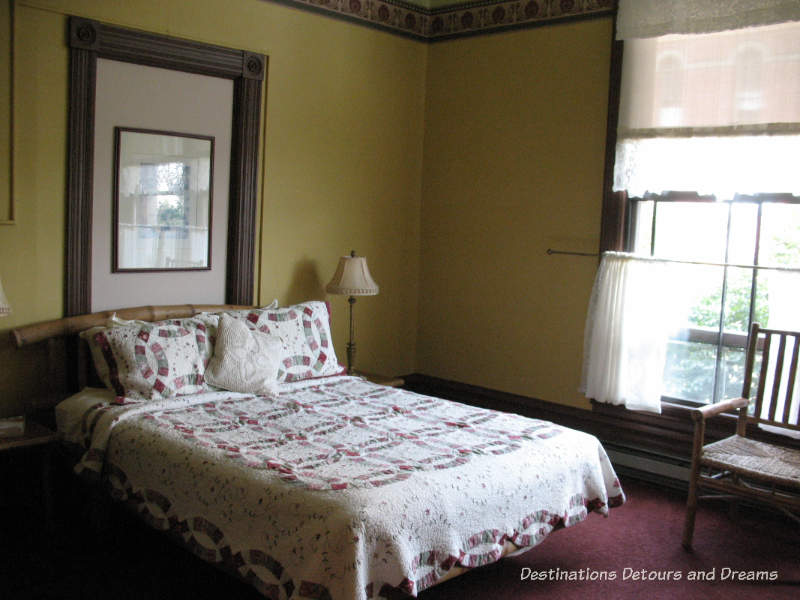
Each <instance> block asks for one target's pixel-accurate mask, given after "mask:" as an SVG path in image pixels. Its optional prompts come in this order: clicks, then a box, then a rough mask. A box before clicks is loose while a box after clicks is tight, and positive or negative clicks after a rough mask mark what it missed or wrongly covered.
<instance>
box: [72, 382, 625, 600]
mask: <svg viewBox="0 0 800 600" xmlns="http://www.w3.org/2000/svg"><path fill="white" fill-rule="evenodd" d="M102 398H103V394H102V393H101V392H98V391H97V390H88V391H85V392H84V393H82V394H79V395H77V396H74V397H72V398H71V399H69V400H67V401H65V402H64V403H62V404H61V405H60V406H59V407H58V410H57V414H58V415H59V427H64V429H63V430H62V431H63V433H64V435H65V437H66V438H67V439H71V440H72V441H79V442H83V441H90V445H91V448H90V449H89V450H88V451H87V453H86V454H85V455H84V457H83V460H82V461H81V463H80V464H79V465H78V467H77V470H78V471H95V472H102V473H103V475H104V476H105V478H106V479H107V480H108V481H109V483H110V484H111V485H112V489H113V494H114V495H115V496H116V497H117V498H119V499H121V500H124V501H127V502H129V503H131V504H132V505H133V506H134V507H135V508H136V510H138V511H139V512H140V514H141V515H142V516H143V517H145V519H146V520H147V521H148V522H150V523H151V525H153V526H155V527H157V528H160V529H169V530H171V531H172V533H174V534H177V535H179V536H180V537H182V538H183V540H184V542H185V543H187V544H188V545H189V546H190V547H192V548H193V550H194V551H195V552H196V553H197V554H198V555H199V556H201V557H203V558H205V559H206V560H209V561H211V562H221V563H225V565H226V566H227V567H229V568H234V569H236V570H237V571H238V572H239V574H240V575H242V576H243V577H244V578H245V579H247V580H248V581H250V582H251V583H252V584H253V585H254V586H255V587H256V588H257V589H259V590H260V591H261V592H262V593H263V594H264V595H265V596H267V597H269V598H333V599H341V600H349V599H351V598H352V599H359V600H361V599H367V598H375V597H383V596H386V595H387V594H390V593H392V592H393V591H396V590H400V591H403V592H406V593H408V594H411V595H416V594H417V593H418V592H419V591H421V590H422V589H425V588H427V587H429V586H430V585H433V584H434V583H436V582H437V581H439V580H441V579H442V578H444V577H446V576H447V574H448V572H450V571H451V570H453V568H454V567H466V568H472V567H476V566H480V565H482V564H486V563H489V562H493V561H495V560H497V559H498V558H499V557H500V556H502V554H503V551H504V550H503V549H504V547H506V548H507V546H508V543H509V542H510V543H511V544H513V545H514V546H516V547H517V548H520V549H527V548H530V547H533V546H535V545H536V544H538V543H539V542H540V541H541V540H543V539H544V538H545V537H546V536H547V535H548V534H549V533H550V532H551V531H552V530H553V529H554V528H555V527H559V526H562V525H564V526H570V525H573V524H575V523H578V522H580V521H582V520H583V519H585V518H586V516H587V513H588V512H589V511H591V510H595V511H597V512H599V513H601V514H607V512H608V506H609V505H612V506H613V505H616V504H621V503H622V502H624V494H623V492H622V490H621V488H620V486H619V482H618V480H617V478H616V475H615V473H614V471H613V469H612V467H611V464H610V463H609V461H608V458H607V456H606V453H605V451H604V450H603V448H602V446H601V445H600V443H599V442H598V440H597V439H596V438H594V437H593V436H590V435H588V434H585V433H582V432H578V431H574V430H570V429H566V428H563V427H559V426H556V425H553V424H552V423H548V422H546V421H539V420H534V419H527V418H524V417H520V416H518V415H512V414H507V413H501V412H496V411H488V410H484V409H480V408H476V407H473V406H467V405H463V404H458V403H454V402H449V401H446V400H440V399H435V398H430V397H427V396H421V395H418V394H414V393H411V392H408V391H404V390H400V389H395V388H387V387H384V386H378V385H374V384H371V383H369V382H367V381H365V380H363V379H360V378H354V377H330V378H325V379H322V380H315V381H305V382H297V383H293V384H284V385H283V386H282V387H281V393H280V394H279V395H278V396H276V397H269V396H264V397H256V396H252V395H247V394H236V393H232V392H214V393H209V394H199V395H194V396H182V397H178V398H173V399H170V400H162V401H150V402H141V403H130V404H127V405H122V406H118V405H113V404H109V403H108V402H109V401H110V400H112V399H113V398H112V396H107V397H106V400H105V401H104V400H102ZM395 593H396V592H395Z"/></svg>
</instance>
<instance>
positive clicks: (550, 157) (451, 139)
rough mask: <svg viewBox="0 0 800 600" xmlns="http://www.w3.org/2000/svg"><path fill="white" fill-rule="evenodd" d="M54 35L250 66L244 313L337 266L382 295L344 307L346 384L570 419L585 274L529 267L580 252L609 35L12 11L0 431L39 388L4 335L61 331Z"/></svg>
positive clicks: (600, 29) (58, 54)
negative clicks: (197, 50)
mask: <svg viewBox="0 0 800 600" xmlns="http://www.w3.org/2000/svg"><path fill="white" fill-rule="evenodd" d="M223 7H224V13H223V10H222V9H223ZM68 14H74V15H78V16H83V17H88V18H93V19H97V20H100V21H105V22H109V23H114V24H119V25H123V26H127V27H132V28H138V29H145V30H150V31H155V32H158V33H163V34H167V35H174V36H178V37H183V38H188V39H196V40H200V41H203V42H208V43H214V44H220V45H226V46H234V47H239V48H244V49H249V50H252V51H256V52H261V53H264V54H266V55H268V56H269V72H268V84H267V94H266V97H265V106H264V111H265V112H264V115H265V133H266V135H265V137H264V145H263V148H262V154H263V157H262V158H263V160H262V164H263V171H262V181H261V208H260V218H261V225H260V231H259V245H258V258H257V265H258V267H259V276H258V290H257V292H258V293H257V296H258V299H259V300H260V301H261V302H264V303H266V302H269V301H270V300H272V298H278V300H279V301H280V302H281V303H283V304H286V303H291V302H297V301H301V300H305V299H310V298H324V297H325V293H324V289H323V287H324V285H325V283H326V282H327V281H328V279H329V278H330V276H331V275H332V273H333V270H334V267H335V265H336V262H337V259H338V256H339V255H340V254H345V253H347V252H349V250H350V249H351V248H354V249H356V250H357V251H358V253H359V254H363V255H366V256H367V257H368V258H369V264H370V268H371V270H372V274H373V276H374V277H375V279H376V281H377V282H378V283H379V284H380V285H381V294H380V295H379V296H377V297H370V298H363V299H359V301H358V302H357V304H356V312H357V314H356V317H357V319H356V322H357V331H356V339H357V341H358V349H359V353H358V358H357V363H358V365H359V366H361V367H363V368H364V369H366V370H375V371H379V372H384V373H408V372H412V371H418V372H423V373H427V374H431V375H436V376H439V377H445V378H449V379H454V380H459V381H464V382H468V383H473V384H476V385H482V386H486V387H491V388H496V389H501V390H506V391H511V392H515V393H520V394H525V395H529V396H534V397H538V398H542V399H545V400H550V401H554V402H561V403H565V404H575V405H585V401H584V400H583V399H582V398H581V396H580V395H579V394H578V392H577V386H578V380H579V377H580V360H581V345H582V335H583V322H584V315H585V309H586V303H587V300H588V295H589V291H590V288H591V282H592V277H593V274H594V270H595V266H596V263H595V261H593V260H592V259H585V258H571V257H556V256H552V257H548V256H546V255H545V250H546V249H547V248H548V247H554V248H565V249H570V250H586V251H594V250H595V249H596V248H597V242H598V235H599V217H600V205H601V196H600V194H601V188H602V168H603V152H604V145H605V119H606V96H607V90H608V64H609V49H610V43H611V20H610V19H608V18H606V19H599V20H594V21H586V22H579V23H571V24H563V25H552V26H546V27H540V28H536V29H529V30H523V31H517V32H508V33H502V34H494V35H486V36H479V37H472V38H466V39H462V40H454V41H447V42H439V43H435V44H430V45H425V44H421V43H418V42H415V41H411V40H407V39H405V38H401V37H398V36H395V35H391V34H388V33H384V32H380V31H376V30H373V29H370V28H367V27H363V26H358V25H353V24H349V23H345V22H342V21H339V20H334V19H330V18H326V17H322V16H319V15H315V14H311V13H308V12H304V11H301V10H297V9H292V8H288V7H285V6H283V5H280V4H276V3H271V2H264V1H263V0H227V1H225V2H221V1H220V0H193V1H192V2H183V1H171V2H164V0H127V1H126V2H116V1H115V2H109V1H107V0H94V1H92V0H18V6H17V26H16V38H17V42H16V71H17V75H16V86H17V89H16V120H15V126H16V136H15V146H14V156H15V160H16V170H15V185H16V200H17V225H15V226H12V227H0V278H2V281H3V284H4V287H5V290H6V293H7V295H8V296H9V299H10V301H11V303H12V305H13V308H14V313H13V314H12V315H11V316H10V317H8V318H6V319H3V320H2V321H0V370H1V371H0V412H2V413H7V414H14V413H18V412H21V411H22V410H23V409H24V408H25V404H26V403H28V402H30V400H32V399H33V398H35V396H36V394H37V393H38V391H39V390H41V389H42V388H43V385H44V384H43V382H42V380H41V378H40V377H39V376H38V374H37V371H39V370H41V366H40V363H41V361H42V360H43V352H42V351H41V350H27V351H16V350H13V349H12V348H11V345H10V343H9V342H8V341H7V336H6V333H7V331H8V329H9V328H11V327H14V326H17V325H22V324H27V323H31V322H35V321H39V320H44V319H51V318H58V317H60V316H61V315H62V310H63V303H62V294H63V291H62V290H63V260H64V252H63V246H64V233H63V230H64V185H65V166H64V165H65V155H66V121H67V89H68V81H67V67H68V51H67V47H66V43H65V37H66V36H65V31H66V15H68ZM0 141H2V140H0ZM3 176H5V171H4V170H3V167H2V166H0V177H3ZM328 299H329V300H330V301H331V305H332V307H333V317H334V341H335V344H336V347H337V349H338V351H339V355H340V357H341V358H342V359H343V358H344V347H345V344H346V341H347V331H346V325H347V323H346V321H347V308H346V307H347V303H346V300H345V298H343V297H336V296H332V297H328Z"/></svg>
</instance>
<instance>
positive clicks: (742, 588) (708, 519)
mask: <svg viewBox="0 0 800 600" xmlns="http://www.w3.org/2000/svg"><path fill="white" fill-rule="evenodd" d="M2 472H3V469H1V468H0V473H2ZM24 472H25V471H23V473H24ZM18 474H21V473H18ZM7 475H9V474H7ZM4 480H5V481H13V480H14V479H8V478H5V479H4ZM33 488H34V489H35V486H33ZM623 488H624V489H625V492H626V493H627V495H628V502H627V503H626V504H625V505H623V506H622V507H619V508H615V509H612V510H611V514H610V516H609V517H608V518H603V517H601V516H599V515H595V514H592V515H589V518H588V519H587V520H586V521H584V522H583V523H579V524H578V525H575V526H573V527H570V528H567V529H562V530H559V531H556V532H554V533H553V534H552V535H550V537H548V538H547V539H546V540H545V541H544V542H543V543H542V544H540V545H539V546H537V547H536V548H534V549H533V550H530V551H529V552H527V553H525V554H523V555H521V556H517V557H512V558H506V559H504V560H502V561H500V562H499V563H496V564H493V565H488V566H486V567H483V568H480V569H476V570H474V571H471V572H469V573H466V574H465V575H462V576H460V577H457V578H455V579H453V580H452V581H448V582H445V583H442V584H440V585H438V586H435V587H433V588H431V589H429V590H427V591H425V592H423V593H422V594H421V595H420V598H421V600H530V599H532V598H548V599H557V600H570V599H573V598H574V599H578V598H580V599H581V600H586V599H593V598H603V599H611V600H616V599H622V600H624V599H627V598H630V599H637V600H639V599H646V600H658V599H673V598H680V599H694V598H697V599H704V600H705V599H720V600H722V599H724V600H738V599H742V598H766V599H781V598H800V585H798V584H797V582H800V526H798V525H796V524H795V523H793V522H792V521H790V520H788V519H787V518H785V517H781V516H771V515H764V514H762V513H759V512H756V511H752V510H744V509H742V514H740V516H739V518H740V520H741V521H742V523H741V524H739V523H735V522H733V521H732V520H731V519H730V517H729V516H728V511H727V510H726V508H725V507H724V505H709V504H706V505H702V506H701V509H700V511H699V513H698V517H697V534H696V544H695V551H694V553H692V554H687V553H686V552H684V550H683V549H682V548H681V545H680V538H681V526H682V523H683V505H684V501H685V495H684V494H682V493H678V492H672V491H669V490H664V489H662V488H658V487H654V486H651V485H649V484H646V483H641V482H638V481H634V480H625V479H624V478H623ZM8 489H9V488H6V490H5V491H8ZM11 489H12V490H13V489H17V488H16V486H14V487H12V488H11ZM18 489H19V490H20V493H19V494H16V500H15V498H14V496H15V495H14V494H8V495H7V494H0V507H2V508H3V509H4V510H2V511H0V513H2V514H4V515H6V518H3V519H0V524H2V526H1V527H0V542H2V543H0V565H2V568H0V573H2V574H3V577H2V586H3V587H2V591H0V598H9V599H11V598H13V599H14V600H45V599H46V600H51V599H53V600H55V599H58V600H63V599H71V598H77V599H86V600H95V599H97V598H113V599H114V600H169V599H182V598H191V599H192V600H220V599H221V598H225V599H234V598H235V599H237V600H244V599H248V600H257V599H259V598H261V596H259V595H258V594H257V593H256V591H255V590H254V589H253V588H251V587H249V586H248V585H246V584H244V583H242V582H240V581H238V580H235V579H233V578H232V577H230V576H228V575H225V574H222V573H220V572H218V571H217V570H215V569H214V568H212V567H210V566H208V565H207V564H205V563H203V562H202V561H200V560H199V559H197V558H195V557H194V556H193V555H192V554H190V553H189V552H187V551H186V550H184V549H182V548H178V547H177V546H174V545H173V544H171V543H170V542H168V541H167V540H166V539H165V538H164V537H163V536H162V535H160V534H159V533H157V532H154V531H151V530H150V529H149V528H147V527H146V526H144V525H143V524H142V523H141V522H139V521H137V520H135V519H133V517H126V515H125V513H122V512H119V513H117V514H116V516H115V518H114V527H113V532H112V533H111V534H110V535H107V536H105V537H104V538H102V539H101V540H98V539H97V538H94V537H93V536H91V535H89V534H88V533H87V531H86V523H85V521H83V520H82V519H80V518H77V517H76V515H78V514H80V513H79V512H78V511H77V510H74V511H66V510H64V511H61V514H59V515H58V518H59V525H58V527H57V530H56V532H55V533H51V534H45V533H43V532H37V531H36V530H37V527H36V526H35V525H36V524H37V523H40V521H38V518H37V515H38V514H40V511H39V510H37V509H36V504H37V502H36V499H35V498H32V497H31V496H30V495H29V494H28V493H27V492H25V493H23V491H22V490H23V488H18ZM0 491H2V490H0ZM525 568H527V569H530V570H531V571H532V572H537V573H539V572H547V573H546V574H545V578H544V580H542V581H531V580H525V581H522V580H521V579H520V575H521V573H522V572H523V569H525ZM551 569H552V575H551V576H550V577H549V578H548V577H547V575H549V573H550V570H551ZM642 570H644V574H645V576H647V577H651V576H652V577H666V576H668V575H669V574H670V572H673V573H671V575H672V576H673V577H676V576H677V575H680V581H644V582H642V581H635V580H633V579H632V578H631V577H630V575H631V574H632V573H633V572H638V573H641V572H642ZM733 570H736V571H741V572H743V573H744V575H745V576H747V575H748V574H750V575H755V574H756V573H757V572H758V571H765V572H772V571H774V572H776V574H777V577H778V581H777V582H773V583H748V582H740V581H731V580H730V576H729V577H728V580H723V578H724V577H725V575H730V573H731V572H732V571H733ZM690 573H713V574H714V577H715V579H714V580H713V581H707V582H697V581H688V580H687V579H688V577H689V576H690ZM559 574H560V575H559ZM676 574H677V575H676ZM570 576H571V577H572V578H573V580H569V579H568V578H569V577H570ZM581 576H583V578H584V581H580V580H574V579H575V578H578V577H581ZM611 576H613V577H615V579H614V580H613V581H612V580H606V581H600V580H599V579H602V578H610V577H611ZM626 576H627V577H626ZM565 578H566V579H565ZM587 578H593V579H595V580H594V581H586V580H585V579H587ZM345 600H346V599H345Z"/></svg>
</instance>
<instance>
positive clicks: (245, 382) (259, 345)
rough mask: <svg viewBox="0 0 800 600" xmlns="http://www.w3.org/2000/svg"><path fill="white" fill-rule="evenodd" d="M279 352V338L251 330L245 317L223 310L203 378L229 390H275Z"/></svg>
mask: <svg viewBox="0 0 800 600" xmlns="http://www.w3.org/2000/svg"><path fill="white" fill-rule="evenodd" d="M282 352H283V345H282V343H281V340H280V338H277V337H274V336H271V335H267V334H265V333H262V332H260V331H256V330H251V329H250V328H249V327H248V326H247V325H246V324H245V323H244V321H240V320H238V319H236V318H234V317H232V316H230V315H228V314H225V313H223V314H222V315H220V317H219V328H218V330H217V340H216V346H215V348H214V356H213V357H212V358H211V361H210V362H209V363H208V366H207V368H206V372H205V378H206V381H207V382H208V383H209V384H210V385H213V386H216V387H219V388H223V389H226V390H230V391H232V392H242V393H248V394H275V393H277V391H278V368H279V365H280V360H281V354H282Z"/></svg>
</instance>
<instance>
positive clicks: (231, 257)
mask: <svg viewBox="0 0 800 600" xmlns="http://www.w3.org/2000/svg"><path fill="white" fill-rule="evenodd" d="M69 46H70V67H69V71H70V72H69V81H70V89H69V125H68V135H69V141H68V156H67V214H66V242H65V245H66V252H65V284H64V314H65V316H74V315H80V314H85V313H90V312H91V310H92V302H91V264H92V185H93V161H94V108H95V105H94V102H95V100H94V99H95V88H96V80H97V59H98V58H107V59H111V60H118V61H123V62H130V63H136V64H141V65H148V66H152V67H160V68H163V69H173V70H177V71H185V72H188V73H196V74H199V75H210V76H212V77H221V78H224V79H231V80H233V130H232V137H231V163H230V191H229V196H228V246H227V270H226V283H225V302H226V303H227V304H242V305H251V304H253V283H254V267H255V232H256V209H257V203H256V197H257V193H258V140H259V133H260V130H261V128H260V117H261V86H262V82H263V81H264V78H265V74H266V67H267V57H266V56H264V55H261V54H254V53H252V52H247V51H244V50H235V49H231V48H224V47H221V46H212V45H209V44H204V43H200V42H193V41H188V40H183V39H179V38H172V37H167V36H163V35H158V34H154V33H149V32H143V31H137V30H133V29H126V28H122V27H117V26H113V25H107V24H104V23H99V22H97V21H92V20H88V19H83V18H79V17H70V19H69Z"/></svg>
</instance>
